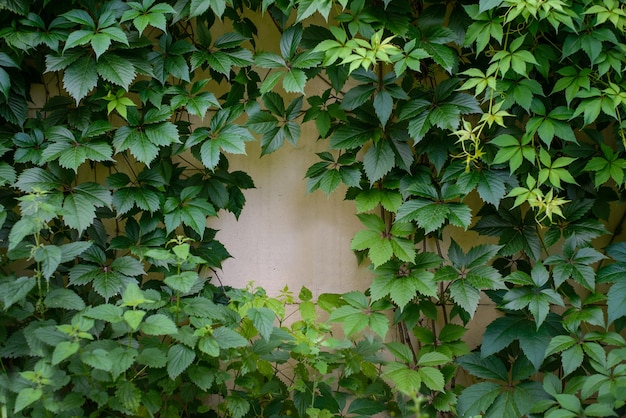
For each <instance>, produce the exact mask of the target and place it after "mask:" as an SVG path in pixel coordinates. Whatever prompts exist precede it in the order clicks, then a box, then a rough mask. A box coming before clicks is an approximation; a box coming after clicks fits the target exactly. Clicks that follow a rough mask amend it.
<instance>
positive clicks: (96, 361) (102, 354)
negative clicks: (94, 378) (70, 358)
mask: <svg viewBox="0 0 626 418" xmlns="http://www.w3.org/2000/svg"><path fill="white" fill-rule="evenodd" d="M80 360H81V361H82V362H83V363H85V364H87V365H88V366H90V367H93V368H94V369H97V370H104V371H106V372H108V371H111V368H112V367H113V362H112V361H111V359H110V358H109V352H108V351H106V350H104V349H101V348H97V349H95V350H92V351H83V352H82V353H81V354H80Z"/></svg>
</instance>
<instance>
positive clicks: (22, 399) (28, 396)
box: [13, 387, 43, 414]
mask: <svg viewBox="0 0 626 418" xmlns="http://www.w3.org/2000/svg"><path fill="white" fill-rule="evenodd" d="M42 396H43V391H42V390H41V389H40V388H28V387H27V388H23V389H22V390H20V391H19V393H18V394H17V397H16V398H15V407H14V408H13V413H15V414H17V413H18V412H20V411H22V410H23V409H24V408H26V407H28V406H29V405H31V404H32V403H34V402H37V401H38V400H39V399H41V397H42Z"/></svg>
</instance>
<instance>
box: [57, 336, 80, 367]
mask: <svg viewBox="0 0 626 418" xmlns="http://www.w3.org/2000/svg"><path fill="white" fill-rule="evenodd" d="M79 348H80V344H79V343H78V342H75V341H62V342H60V343H58V344H57V345H56V346H55V347H54V351H53V352H52V365H53V366H55V365H57V364H59V363H61V362H62V361H63V360H65V359H67V358H68V357H70V356H71V355H73V354H75V353H76V352H77V351H78V349H79Z"/></svg>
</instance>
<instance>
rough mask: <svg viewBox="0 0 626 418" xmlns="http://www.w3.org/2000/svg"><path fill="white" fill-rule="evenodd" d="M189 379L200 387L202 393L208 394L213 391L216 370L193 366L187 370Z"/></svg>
mask: <svg viewBox="0 0 626 418" xmlns="http://www.w3.org/2000/svg"><path fill="white" fill-rule="evenodd" d="M187 375H189V379H191V381H192V382H193V383H194V384H195V385H196V386H198V387H199V388H200V389H201V390H202V391H205V392H207V391H208V390H209V389H211V386H212V385H213V381H214V380H215V370H214V369H210V368H208V367H204V366H196V365H193V366H191V367H189V369H188V370H187Z"/></svg>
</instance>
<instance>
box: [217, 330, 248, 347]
mask: <svg viewBox="0 0 626 418" xmlns="http://www.w3.org/2000/svg"><path fill="white" fill-rule="evenodd" d="M213 337H215V339H216V340H217V343H218V344H219V346H220V348H223V349H228V348H238V347H245V346H246V345H248V340H246V339H245V338H244V337H243V336H241V334H238V333H237V332H235V331H233V330H232V329H230V328H227V327H220V328H217V329H216V330H215V331H213Z"/></svg>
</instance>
